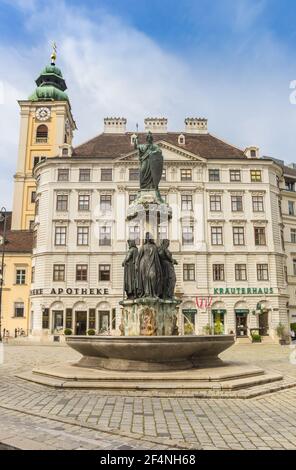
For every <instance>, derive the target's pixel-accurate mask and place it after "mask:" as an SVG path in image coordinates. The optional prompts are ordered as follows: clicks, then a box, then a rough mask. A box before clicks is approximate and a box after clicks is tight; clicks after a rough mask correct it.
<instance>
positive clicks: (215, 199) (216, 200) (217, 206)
mask: <svg viewBox="0 0 296 470" xmlns="http://www.w3.org/2000/svg"><path fill="white" fill-rule="evenodd" d="M210 211H211V212H220V211H221V196H218V195H217V194H211V195H210Z"/></svg>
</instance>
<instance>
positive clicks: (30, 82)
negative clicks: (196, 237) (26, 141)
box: [0, 0, 296, 208]
mask: <svg viewBox="0 0 296 470" xmlns="http://www.w3.org/2000/svg"><path fill="white" fill-rule="evenodd" d="M0 22H1V28H0V54H1V64H2V67H1V77H0V103H1V104H0V128H1V131H2V132H1V146H0V168H1V172H0V185H1V188H2V189H1V202H3V203H5V204H6V205H7V206H8V207H9V208H10V207H11V195H12V176H13V173H14V171H15V165H16V158H17V144H18V124H19V117H18V116H19V115H18V112H19V111H18V105H17V103H16V100H17V99H24V98H27V96H28V95H29V94H30V93H31V92H32V91H33V89H34V80H35V78H36V76H37V75H38V72H39V71H40V70H41V68H42V67H43V66H44V65H45V64H46V63H47V62H48V60H49V55H50V44H51V42H52V40H55V41H56V42H57V44H58V60H57V63H58V65H59V66H60V67H61V68H62V71H63V74H64V77H65V78H66V81H67V85H68V94H69V96H70V99H71V103H72V109H73V114H74V116H75V119H76V121H77V124H78V128H79V130H78V132H77V134H76V137H75V144H77V143H80V142H81V141H84V140H86V139H88V138H90V137H92V136H94V135H95V134H97V133H99V132H101V130H102V120H103V117H104V116H106V115H124V116H125V117H126V118H127V119H128V127H129V128H130V129H134V128H135V124H136V122H139V124H140V128H141V126H142V124H143V120H144V118H145V117H146V116H148V115H150V116H151V115H164V116H166V117H167V118H168V120H169V128H170V129H171V130H180V129H183V126H184V118H185V117H186V116H205V117H207V118H208V119H209V129H210V132H212V133H213V134H215V135H218V136H219V137H221V138H223V139H224V140H226V141H228V142H231V143H233V144H234V145H237V146H239V147H242V148H244V147H246V146H248V145H253V144H254V145H258V146H259V147H260V150H261V154H263V155H272V156H274V157H277V158H281V159H284V160H286V161H287V162H292V161H296V158H295V157H296V132H295V128H296V105H292V104H291V102H290V100H289V97H290V94H291V92H292V90H290V88H289V86H290V83H291V82H292V81H293V80H296V55H295V42H296V22H295V0H283V1H281V2H278V1H275V0H257V1H255V0H207V1H206V0H204V1H199V0H182V1H176V0H161V1H156V0H150V1H144V0H137V1H136V0H97V1H94V0H88V1H83V2H82V1H79V0H73V1H71V2H70V1H69V0H60V1H57V0H46V1H43V0H39V1H38V0H0ZM8 155H9V158H8Z"/></svg>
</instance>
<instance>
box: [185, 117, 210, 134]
mask: <svg viewBox="0 0 296 470" xmlns="http://www.w3.org/2000/svg"><path fill="white" fill-rule="evenodd" d="M185 132H188V133H189V134H208V120H207V119H205V118H186V119H185Z"/></svg>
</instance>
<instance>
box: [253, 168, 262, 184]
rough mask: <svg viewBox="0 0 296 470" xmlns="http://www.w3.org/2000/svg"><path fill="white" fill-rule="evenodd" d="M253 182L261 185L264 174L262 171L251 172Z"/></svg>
mask: <svg viewBox="0 0 296 470" xmlns="http://www.w3.org/2000/svg"><path fill="white" fill-rule="evenodd" d="M250 176H251V182H252V183H261V181H262V174H261V170H250Z"/></svg>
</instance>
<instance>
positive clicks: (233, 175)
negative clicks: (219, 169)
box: [229, 170, 241, 181]
mask: <svg viewBox="0 0 296 470" xmlns="http://www.w3.org/2000/svg"><path fill="white" fill-rule="evenodd" d="M229 176H230V181H241V172H240V170H229Z"/></svg>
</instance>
